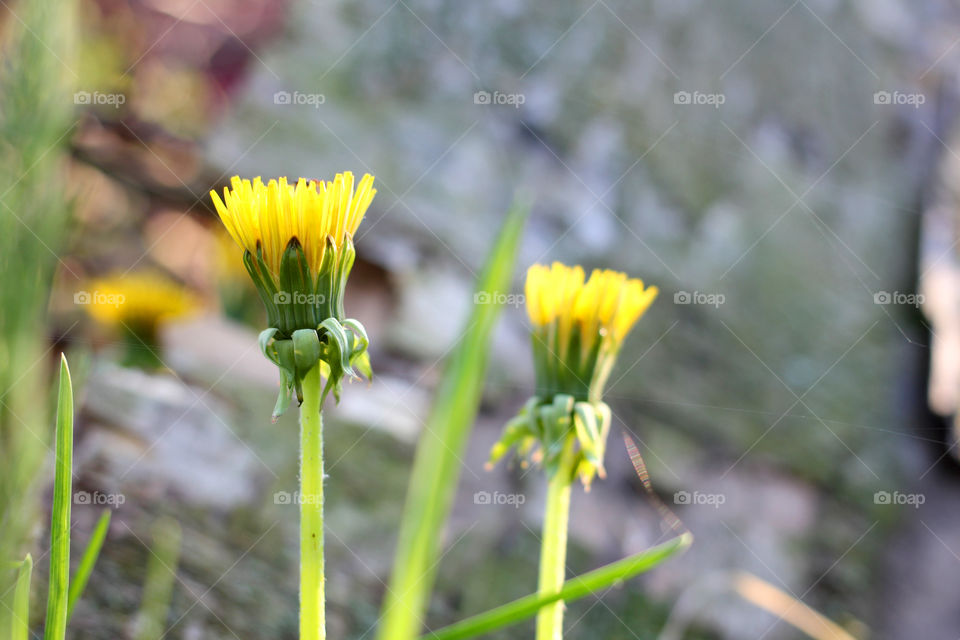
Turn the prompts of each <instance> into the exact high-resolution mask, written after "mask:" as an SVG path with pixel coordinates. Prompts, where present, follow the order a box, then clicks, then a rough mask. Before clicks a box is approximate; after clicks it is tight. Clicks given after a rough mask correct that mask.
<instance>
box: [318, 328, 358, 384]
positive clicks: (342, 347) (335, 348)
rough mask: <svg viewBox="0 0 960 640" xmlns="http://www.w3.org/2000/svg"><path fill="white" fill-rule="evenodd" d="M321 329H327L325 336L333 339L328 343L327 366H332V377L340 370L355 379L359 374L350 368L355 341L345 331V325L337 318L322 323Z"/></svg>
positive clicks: (342, 373)
mask: <svg viewBox="0 0 960 640" xmlns="http://www.w3.org/2000/svg"><path fill="white" fill-rule="evenodd" d="M320 329H326V332H325V334H324V335H326V336H328V337H330V338H332V340H328V341H327V355H328V356H329V357H328V358H327V364H329V365H330V371H331V377H333V376H334V375H335V374H336V372H337V371H338V370H339V373H340V374H341V377H342V376H343V375H347V376H350V377H351V378H355V377H356V375H357V374H355V373H354V372H353V367H351V366H350V355H351V353H352V352H353V339H352V338H351V337H349V336H348V335H347V332H346V331H344V328H343V325H342V324H340V323H339V322H337V319H336V318H327V319H326V320H324V321H323V322H321V323H320Z"/></svg>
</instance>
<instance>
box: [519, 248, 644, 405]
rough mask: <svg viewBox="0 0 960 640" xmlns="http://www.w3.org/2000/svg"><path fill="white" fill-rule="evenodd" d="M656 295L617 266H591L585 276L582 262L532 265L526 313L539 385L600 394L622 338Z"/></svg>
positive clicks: (580, 393) (552, 389)
mask: <svg viewBox="0 0 960 640" xmlns="http://www.w3.org/2000/svg"><path fill="white" fill-rule="evenodd" d="M656 296H657V288H656V287H652V286H651V287H644V286H643V282H642V281H641V280H638V279H635V278H628V277H627V275H626V274H624V273H620V272H618V271H611V270H609V269H595V270H594V271H593V272H592V273H591V274H590V277H589V278H585V275H584V271H583V268H582V267H580V266H574V267H568V266H566V265H564V264H561V263H559V262H554V263H553V264H552V265H550V266H549V267H547V266H544V265H540V264H535V265H533V266H532V267H530V269H529V270H528V271H527V282H526V303H527V314H528V316H529V318H530V322H531V323H532V324H533V328H534V332H533V333H534V350H535V354H536V356H537V361H538V365H539V368H540V369H542V370H540V371H538V374H540V376H541V377H542V378H545V379H543V380H540V383H541V384H542V390H543V391H547V392H548V393H549V394H550V395H552V393H571V394H572V395H574V396H576V397H580V396H585V395H594V396H598V395H599V391H600V390H599V389H594V387H597V386H598V383H599V386H600V387H602V383H603V382H605V380H606V375H608V374H609V370H610V368H611V367H612V365H613V359H614V358H615V357H616V354H617V352H618V351H619V350H620V346H621V345H622V344H623V340H624V338H625V337H626V336H627V333H629V331H630V329H631V328H632V327H633V325H634V324H635V323H636V322H637V320H638V319H639V318H640V316H641V315H643V313H644V311H646V310H647V308H648V307H649V306H650V304H651V303H652V302H653V300H654V298H656ZM598 376H600V377H599V378H598ZM564 383H567V384H564Z"/></svg>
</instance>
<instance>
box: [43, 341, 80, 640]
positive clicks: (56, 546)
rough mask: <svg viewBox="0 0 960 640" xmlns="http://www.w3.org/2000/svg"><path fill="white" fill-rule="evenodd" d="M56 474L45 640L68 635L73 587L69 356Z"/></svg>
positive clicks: (60, 402)
mask: <svg viewBox="0 0 960 640" xmlns="http://www.w3.org/2000/svg"><path fill="white" fill-rule="evenodd" d="M56 439H57V448H56V457H57V461H56V474H55V476H54V482H53V512H52V514H51V516H50V582H49V585H48V591H47V621H46V624H45V625H44V629H43V637H44V640H63V639H64V636H65V635H66V633H67V590H68V588H69V585H70V506H71V505H70V503H71V497H72V495H71V494H72V493H73V385H72V382H71V380H70V368H69V367H68V366H67V358H66V356H64V355H62V354H61V356H60V392H59V395H58V396H57V433H56Z"/></svg>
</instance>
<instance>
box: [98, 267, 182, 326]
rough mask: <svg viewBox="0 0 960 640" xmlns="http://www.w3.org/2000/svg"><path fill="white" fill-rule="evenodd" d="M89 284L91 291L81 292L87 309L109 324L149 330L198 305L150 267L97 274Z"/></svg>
mask: <svg viewBox="0 0 960 640" xmlns="http://www.w3.org/2000/svg"><path fill="white" fill-rule="evenodd" d="M90 288H91V290H92V291H90V292H86V293H85V296H86V297H87V298H88V299H86V300H85V303H86V304H87V307H86V308H87V311H88V313H89V314H90V315H91V316H92V317H93V318H94V319H95V320H97V321H98V322H101V323H103V324H105V325H109V326H117V327H124V326H126V327H127V328H131V329H137V330H152V329H153V328H155V327H156V326H157V325H158V324H160V323H162V322H164V321H167V320H172V319H174V318H178V317H181V316H184V315H187V314H189V313H190V312H192V311H194V310H196V309H197V308H198V307H199V306H200V303H199V301H198V300H197V298H196V297H195V296H194V295H193V294H191V293H190V292H188V291H187V290H186V289H184V288H183V287H182V286H181V285H180V284H178V283H176V282H174V281H173V280H171V279H170V278H167V277H165V276H162V275H160V274H158V273H155V272H152V271H149V272H135V273H129V274H116V275H112V276H107V277H104V278H99V279H97V280H94V281H93V282H91V283H90Z"/></svg>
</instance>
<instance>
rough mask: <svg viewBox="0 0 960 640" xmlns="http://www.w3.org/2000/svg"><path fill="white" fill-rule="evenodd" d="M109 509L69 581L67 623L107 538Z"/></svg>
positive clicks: (104, 512)
mask: <svg viewBox="0 0 960 640" xmlns="http://www.w3.org/2000/svg"><path fill="white" fill-rule="evenodd" d="M110 513H111V512H110V509H104V510H103V514H102V515H101V516H100V520H98V521H97V526H96V528H94V530H93V535H91V536H90V542H88V543H87V548H86V549H84V551H83V556H81V558H80V566H79V567H77V570H76V571H75V572H74V574H73V580H71V581H70V590H69V592H68V595H67V621H68V622H69V621H70V617H71V616H72V615H73V607H74V606H75V605H76V604H77V600H79V599H80V596H82V595H83V590H84V589H86V588H87V582H88V581H89V580H90V574H91V573H92V572H93V567H94V565H95V564H97V558H98V557H99V556H100V549H101V548H103V541H104V539H106V537H107V529H108V528H109V527H110Z"/></svg>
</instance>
